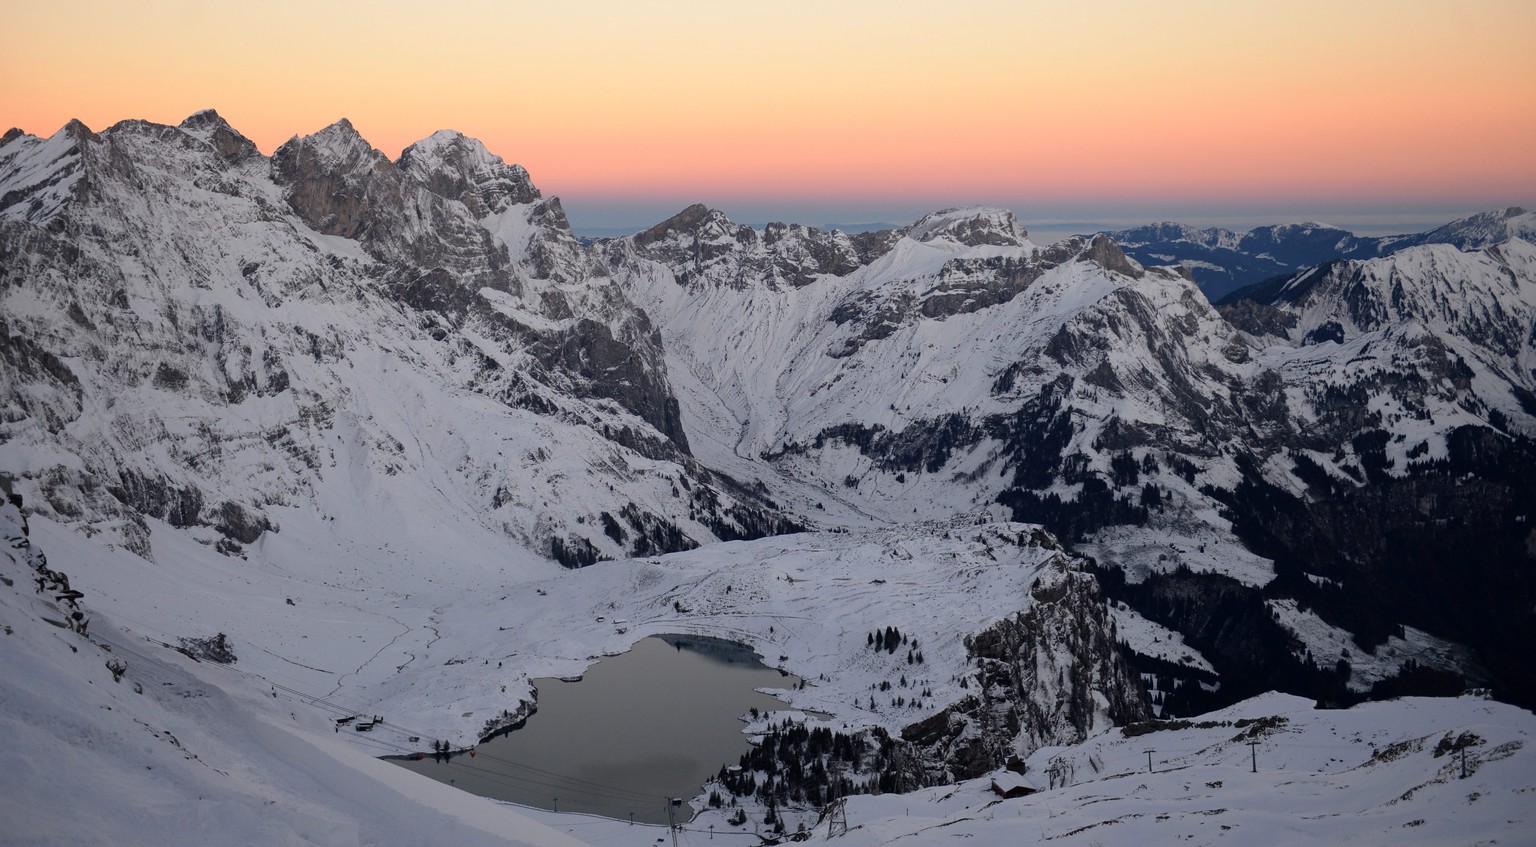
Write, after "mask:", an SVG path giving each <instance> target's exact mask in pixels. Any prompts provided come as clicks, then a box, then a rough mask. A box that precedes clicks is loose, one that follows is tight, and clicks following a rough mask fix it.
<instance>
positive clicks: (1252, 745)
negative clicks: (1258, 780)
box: [1248, 741, 1259, 773]
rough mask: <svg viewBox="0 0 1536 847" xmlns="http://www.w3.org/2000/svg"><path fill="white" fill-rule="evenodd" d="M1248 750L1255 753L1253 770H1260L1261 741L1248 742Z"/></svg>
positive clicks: (1255, 771) (1256, 771)
mask: <svg viewBox="0 0 1536 847" xmlns="http://www.w3.org/2000/svg"><path fill="white" fill-rule="evenodd" d="M1248 752H1250V753H1252V754H1253V772H1254V773H1258V772H1259V742H1257V741H1250V742H1248Z"/></svg>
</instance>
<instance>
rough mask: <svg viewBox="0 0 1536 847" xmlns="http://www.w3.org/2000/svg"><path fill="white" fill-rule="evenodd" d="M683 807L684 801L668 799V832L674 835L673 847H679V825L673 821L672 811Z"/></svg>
mask: <svg viewBox="0 0 1536 847" xmlns="http://www.w3.org/2000/svg"><path fill="white" fill-rule="evenodd" d="M681 805H683V801H682V800H681V799H679V798H677V797H668V798H667V831H668V832H671V833H672V847H677V823H676V822H675V821H673V819H672V810H673V809H676V808H677V807H678V806H681Z"/></svg>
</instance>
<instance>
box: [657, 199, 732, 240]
mask: <svg viewBox="0 0 1536 847" xmlns="http://www.w3.org/2000/svg"><path fill="white" fill-rule="evenodd" d="M732 226H734V224H732V223H731V220H730V219H729V218H727V217H726V216H725V213H724V212H722V211H720V210H718V209H711V208H709V207H708V206H706V205H704V204H703V203H694V204H693V205H692V206H689V207H688V208H686V209H684V210H682V211H681V212H678V213H677V214H675V215H673V216H672V217H670V218H667V219H666V220H664V221H662V222H661V223H659V224H657V225H655V226H653V227H651V228H650V229H647V230H645V231H644V232H639V233H636V234H635V237H634V239H635V245H636V246H637V247H646V246H648V245H651V244H654V243H656V242H658V241H662V240H664V239H666V238H667V237H668V236H671V235H674V234H679V235H681V234H689V235H703V234H705V233H706V230H709V231H713V233H715V234H717V233H718V231H720V230H722V229H723V228H725V227H732Z"/></svg>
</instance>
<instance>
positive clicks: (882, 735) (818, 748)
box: [710, 719, 933, 809]
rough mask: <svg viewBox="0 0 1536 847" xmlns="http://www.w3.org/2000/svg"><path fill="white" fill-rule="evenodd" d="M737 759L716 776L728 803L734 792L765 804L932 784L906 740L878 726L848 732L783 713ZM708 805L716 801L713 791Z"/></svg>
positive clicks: (823, 800)
mask: <svg viewBox="0 0 1536 847" xmlns="http://www.w3.org/2000/svg"><path fill="white" fill-rule="evenodd" d="M740 765H741V767H740V768H739V769H737V770H731V769H727V768H721V769H720V772H719V774H718V775H717V776H716V780H717V781H718V782H719V784H720V786H721V787H722V788H724V789H725V790H726V791H727V792H729V793H730V795H731V796H732V803H733V804H734V802H735V798H738V797H741V798H746V797H752V798H755V799H756V800H757V801H758V802H760V803H762V804H763V805H765V806H767V807H768V808H769V809H773V808H782V807H787V806H810V807H816V806H822V805H825V804H827V803H830V802H832V801H833V800H836V799H837V798H839V797H846V796H848V795H850V794H882V793H889V792H899V791H912V790H914V789H917V788H921V787H924V786H926V785H929V784H933V783H932V781H930V780H929V779H928V778H927V777H925V775H924V771H923V770H922V769H921V768H920V767H918V766H917V765H916V760H915V758H914V757H913V756H912V755H911V754H910V753H909V751H908V750H907V745H906V743H905V742H902V741H900V740H897V739H893V738H891V736H890V735H889V734H888V733H886V732H885V731H883V730H880V729H874V730H870V731H868V732H862V733H858V734H853V735H850V734H847V733H841V732H834V731H832V730H831V729H828V728H826V727H815V728H810V727H807V726H806V725H805V724H803V723H798V724H797V723H793V722H792V721H789V720H788V719H786V720H785V721H784V723H783V724H781V725H779V726H777V727H775V728H773V729H772V730H770V731H769V733H768V734H767V735H765V736H763V738H762V740H761V741H760V742H759V743H758V745H757V746H755V747H753V748H752V749H751V750H749V751H747V752H746V753H744V754H742V757H741V760H740ZM721 802H722V803H723V802H724V798H721ZM710 805H716V799H715V796H713V795H712V796H711V798H710Z"/></svg>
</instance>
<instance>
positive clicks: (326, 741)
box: [0, 504, 580, 847]
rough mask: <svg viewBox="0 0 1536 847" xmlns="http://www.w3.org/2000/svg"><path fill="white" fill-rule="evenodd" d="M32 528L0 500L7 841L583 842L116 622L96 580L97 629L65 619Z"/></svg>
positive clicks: (0, 725) (2, 789)
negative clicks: (359, 743)
mask: <svg viewBox="0 0 1536 847" xmlns="http://www.w3.org/2000/svg"><path fill="white" fill-rule="evenodd" d="M22 526H23V521H22V519H21V515H20V513H19V512H18V510H17V509H16V507H15V506H13V505H11V504H6V505H4V506H0V536H3V538H4V547H3V548H0V577H4V581H3V582H0V626H3V633H4V634H3V635H0V638H3V648H4V649H0V736H3V737H4V738H5V743H6V749H7V756H8V761H9V763H10V764H9V765H8V766H7V767H6V768H5V772H4V775H3V776H0V820H3V821H4V829H5V836H4V840H5V841H6V842H7V843H11V844H144V845H172V844H187V845H192V844H213V843H218V844H324V845H338V846H339V845H353V844H355V845H361V844H435V843H441V842H442V841H443V840H445V839H446V840H450V841H452V842H453V843H455V844H474V845H530V847H532V846H533V845H549V847H557V845H576V844H578V843H580V842H578V841H576V840H575V839H572V838H570V837H569V836H565V835H562V834H560V833H558V832H556V831H554V830H552V829H550V828H548V827H546V826H544V825H542V824H540V823H537V822H535V821H533V820H531V819H529V818H527V817H524V816H523V815H520V814H518V813H517V812H516V811H513V810H511V809H509V808H507V807H504V806H499V805H497V804H495V803H493V802H491V801H489V800H484V799H482V798H479V797H474V796H471V795H468V794H464V793H463V792H460V791H455V790H453V789H451V788H448V787H446V786H440V785H437V784H435V783H432V782H431V781H429V780H423V779H419V778H417V777H415V776H413V775H411V774H408V773H406V772H404V771H402V770H400V769H399V768H397V767H395V766H393V765H391V764H388V763H386V762H383V761H380V760H378V759H376V758H374V757H373V756H372V755H371V754H370V753H369V752H367V751H366V750H362V749H358V748H356V747H354V746H351V745H348V744H346V743H343V742H342V741H341V740H339V737H338V736H337V735H336V734H335V733H333V732H332V731H331V727H330V721H329V720H328V719H327V718H326V716H324V715H321V714H317V713H316V712H315V711H314V710H313V709H312V708H306V704H304V703H302V702H295V701H294V700H293V699H292V698H290V697H287V696H280V697H270V696H268V694H267V688H268V687H267V686H266V685H265V684H264V683H262V682H261V680H260V679H259V678H256V677H253V676H251V675H249V674H245V673H242V672H240V671H237V670H235V669H234V668H230V667H225V666H222V665H217V664H213V663H210V662H197V661H194V660H192V659H190V658H187V657H185V656H182V655H181V654H178V653H176V652H174V651H171V650H168V649H164V648H162V647H159V646H157V645H154V644H152V643H150V642H147V641H145V640H144V639H143V638H142V637H140V636H138V635H135V634H132V633H130V632H128V631H125V630H123V629H121V628H119V627H117V626H115V625H113V623H112V621H111V618H110V617H109V616H104V615H102V614H100V612H98V611H97V610H96V609H95V608H93V607H92V605H91V602H90V598H91V594H90V593H87V594H86V599H85V600H83V601H81V603H82V605H83V607H84V609H85V610H87V611H88V612H89V615H90V617H89V619H90V621H91V624H90V630H89V632H90V636H89V638H87V637H86V636H84V635H80V634H77V633H74V632H71V631H69V630H67V629H63V628H59V627H58V625H57V624H55V625H50V623H53V622H55V621H62V620H63V619H65V618H66V616H67V613H68V611H69V609H68V608H67V607H66V606H65V605H64V604H62V603H58V602H56V601H55V600H54V599H53V597H54V594H53V592H51V591H50V592H48V593H43V592H37V591H34V586H33V584H32V582H33V577H34V576H35V573H36V572H35V570H34V568H35V566H36V565H37V564H38V563H43V562H47V561H48V560H47V559H46V558H40V557H39V553H40V552H41V551H39V550H38V549H37V548H34V547H32V546H31V545H30V544H29V543H28V540H27V538H26V536H25V535H24V531H23V529H22ZM45 566H46V565H45ZM52 566H53V569H58V568H60V567H62V566H61V565H60V564H59V562H58V560H57V559H54V560H52ZM112 662H121V663H122V664H121V666H122V667H123V668H125V670H124V672H123V673H122V674H121V679H120V680H114V678H113V673H112V671H111V670H110V669H109V668H108V664H109V663H112Z"/></svg>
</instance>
